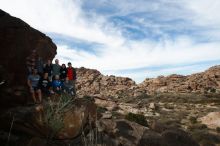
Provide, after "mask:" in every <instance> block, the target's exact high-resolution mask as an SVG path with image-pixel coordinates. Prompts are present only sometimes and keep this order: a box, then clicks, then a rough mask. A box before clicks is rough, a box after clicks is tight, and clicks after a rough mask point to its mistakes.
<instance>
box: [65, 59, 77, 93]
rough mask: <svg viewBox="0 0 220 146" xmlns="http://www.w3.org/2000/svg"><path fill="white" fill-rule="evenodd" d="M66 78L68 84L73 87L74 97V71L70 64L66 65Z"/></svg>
mask: <svg viewBox="0 0 220 146" xmlns="http://www.w3.org/2000/svg"><path fill="white" fill-rule="evenodd" d="M67 77H68V79H69V82H70V83H71V84H72V85H73V92H74V95H76V88H75V83H76V69H75V68H73V67H72V64H71V62H69V63H68V67H67Z"/></svg>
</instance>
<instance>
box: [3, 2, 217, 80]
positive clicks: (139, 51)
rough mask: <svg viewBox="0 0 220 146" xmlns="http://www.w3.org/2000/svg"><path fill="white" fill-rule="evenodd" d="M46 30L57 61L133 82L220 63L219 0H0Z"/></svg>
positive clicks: (14, 12) (13, 11)
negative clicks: (53, 44) (121, 77)
mask: <svg viewBox="0 0 220 146" xmlns="http://www.w3.org/2000/svg"><path fill="white" fill-rule="evenodd" d="M0 8H1V9H3V10H5V11H7V12H8V13H10V14H11V15H13V16H16V17H19V18H21V19H23V20H24V21H26V22H27V23H28V24H30V25H31V26H32V27H34V28H36V29H39V30H40V31H42V32H44V33H46V34H47V35H48V36H50V37H51V38H52V39H53V41H54V42H55V43H56V45H57V47H58V50H57V53H58V54H57V56H56V58H58V59H60V61H61V63H67V62H69V61H71V62H72V64H73V65H74V66H76V67H81V66H84V67H87V68H94V69H98V70H99V71H101V72H102V73H103V74H105V75H111V74H113V75H117V76H126V77H127V76H128V77H130V78H132V79H134V80H135V81H136V82H141V81H143V80H144V79H145V78H147V77H156V76H158V75H169V74H174V73H175V74H183V75H188V74H191V73H196V72H200V71H204V70H205V69H207V68H209V67H211V66H213V65H218V64H220V1H219V0H209V1H208V0H190V1H189V0H120V1H119V0H90V1H88V0H47V1H45V0H38V1H36V0H0Z"/></svg>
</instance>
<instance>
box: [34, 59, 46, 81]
mask: <svg viewBox="0 0 220 146" xmlns="http://www.w3.org/2000/svg"><path fill="white" fill-rule="evenodd" d="M35 64H36V68H37V71H38V74H39V75H40V76H41V77H43V74H44V63H43V60H42V58H41V57H40V56H38V58H37V60H36V63H35Z"/></svg>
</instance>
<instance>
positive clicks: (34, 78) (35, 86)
mask: <svg viewBox="0 0 220 146" xmlns="http://www.w3.org/2000/svg"><path fill="white" fill-rule="evenodd" d="M39 80H40V75H38V74H37V69H33V72H32V74H30V75H29V76H28V81H27V84H28V87H29V88H30V92H31V94H32V98H33V100H34V103H41V102H42V95H41V90H40V87H39ZM35 93H37V95H38V96H37V97H38V100H37V98H36V96H35Z"/></svg>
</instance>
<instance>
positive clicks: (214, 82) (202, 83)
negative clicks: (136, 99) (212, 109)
mask: <svg viewBox="0 0 220 146" xmlns="http://www.w3.org/2000/svg"><path fill="white" fill-rule="evenodd" d="M139 87H140V88H141V89H144V90H147V91H148V93H164V92H174V93H191V92H193V93H207V92H214V93H215V92H219V91H220V66H213V67H211V68H209V69H208V70H206V71H205V72H202V73H196V74H192V75H189V76H182V75H175V74H174V75H170V76H167V77H164V76H159V77H157V78H155V79H146V80H145V81H144V82H142V83H141V84H140V85H139Z"/></svg>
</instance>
